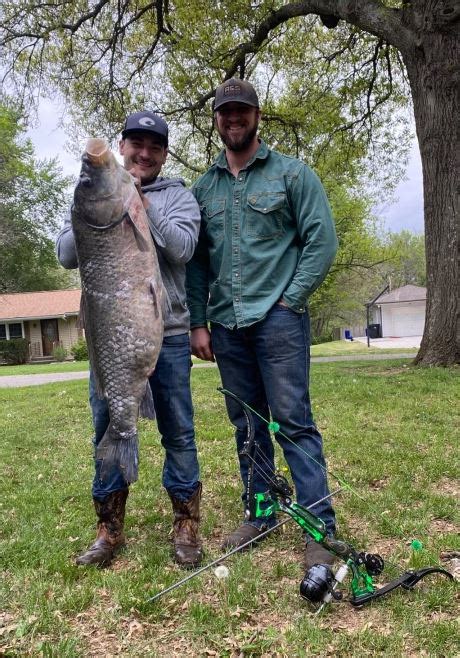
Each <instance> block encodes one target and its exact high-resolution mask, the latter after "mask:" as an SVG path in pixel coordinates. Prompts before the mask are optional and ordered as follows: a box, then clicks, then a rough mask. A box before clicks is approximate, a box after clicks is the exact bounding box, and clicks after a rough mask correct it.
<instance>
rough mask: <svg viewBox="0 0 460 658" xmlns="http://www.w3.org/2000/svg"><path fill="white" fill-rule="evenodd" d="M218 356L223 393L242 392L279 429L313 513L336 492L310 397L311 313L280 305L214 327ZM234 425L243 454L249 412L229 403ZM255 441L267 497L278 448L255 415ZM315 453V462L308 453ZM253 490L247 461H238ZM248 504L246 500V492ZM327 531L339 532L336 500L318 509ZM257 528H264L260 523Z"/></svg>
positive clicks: (257, 481) (258, 477)
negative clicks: (245, 321)
mask: <svg viewBox="0 0 460 658" xmlns="http://www.w3.org/2000/svg"><path fill="white" fill-rule="evenodd" d="M211 337H212V346H213V350H214V354H215V356H216V361H217V365H218V366H219V370H220V375H221V378H222V383H223V386H224V388H227V389H228V390H229V391H231V392H232V393H235V394H236V395H237V396H238V397H240V398H241V399H242V400H243V401H244V402H246V403H247V404H249V405H250V406H251V407H253V408H254V409H255V410H256V411H257V412H258V413H260V414H261V415H262V416H263V417H264V418H267V419H268V418H269V414H271V417H272V419H273V420H274V421H276V422H277V423H279V426H280V430H281V432H283V433H284V434H285V435H286V436H287V437H289V439H290V440H291V441H292V443H291V441H288V440H287V439H285V438H284V437H283V436H282V435H281V433H277V434H276V440H277V441H278V443H279V444H280V446H281V448H282V449H283V453H284V457H285V459H286V462H287V464H288V466H289V469H290V472H291V476H292V480H293V482H294V486H295V490H296V496H297V502H299V503H300V504H301V505H304V506H305V507H308V506H309V505H311V504H312V503H315V502H316V501H317V500H319V499H321V498H323V497H324V496H327V495H328V494H329V489H328V484H327V476H326V464H325V460H324V456H323V446H322V438H321V434H320V433H319V432H318V430H317V428H316V426H315V424H314V422H313V417H312V411H311V405H310V396H309V390H308V389H309V366H310V322H309V317H308V313H307V312H305V313H295V312H294V311H292V310H291V309H289V308H287V307H284V306H281V305H279V304H276V305H275V306H273V307H272V309H271V310H270V311H269V313H268V315H267V316H266V317H265V318H264V319H263V320H261V321H260V322H257V323H256V324H253V325H251V326H249V327H245V328H241V329H238V328H234V329H227V328H225V327H223V326H222V325H219V324H217V323H212V325H211ZM226 404H227V411H228V415H229V418H230V421H231V422H232V423H233V425H235V427H236V443H237V449H238V453H239V452H240V451H241V448H242V446H243V443H244V440H245V438H246V421H245V417H244V414H243V410H242V408H241V406H240V405H238V404H237V403H236V402H235V401H234V400H232V399H231V398H227V399H226ZM254 424H255V440H256V441H257V443H258V446H259V449H260V451H261V452H262V454H263V457H262V458H261V459H262V461H261V459H260V458H258V459H257V464H258V465H257V467H256V468H255V469H254V479H253V483H254V493H262V492H265V491H267V489H268V486H267V481H266V478H267V477H268V475H269V474H270V471H273V470H274V447H273V443H272V440H271V438H270V433H269V431H268V428H267V426H266V424H265V423H264V422H263V421H261V420H260V419H258V418H257V417H254ZM306 453H308V454H309V455H311V457H313V459H314V460H315V461H313V459H310V458H309V457H308V456H307V454H306ZM239 462H240V474H241V478H242V481H243V484H244V485H246V480H247V474H248V465H249V464H248V459H247V458H246V457H242V456H241V455H239ZM243 500H244V494H243ZM311 511H312V512H313V513H314V514H316V515H317V516H319V517H320V518H321V519H322V520H323V521H324V523H325V524H326V528H327V531H328V533H333V532H334V530H335V514H334V510H333V508H332V505H331V502H330V499H327V500H324V501H323V502H321V503H318V504H317V505H313V507H312V509H311ZM251 523H253V524H254V525H257V526H259V527H260V526H261V525H263V523H262V522H261V521H260V520H257V521H254V520H252V521H251Z"/></svg>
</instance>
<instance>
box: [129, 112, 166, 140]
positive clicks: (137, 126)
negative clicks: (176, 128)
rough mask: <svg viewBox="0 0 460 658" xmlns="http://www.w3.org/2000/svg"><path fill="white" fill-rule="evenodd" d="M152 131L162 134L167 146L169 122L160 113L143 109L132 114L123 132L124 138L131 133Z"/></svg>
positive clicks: (152, 132) (151, 132)
mask: <svg viewBox="0 0 460 658" xmlns="http://www.w3.org/2000/svg"><path fill="white" fill-rule="evenodd" d="M139 132H143V133H150V134H154V135H157V136H160V137H161V139H162V142H163V143H164V145H165V146H168V124H167V123H166V121H165V120H164V119H162V118H161V117H160V116H159V115H158V114H154V113H153V112H149V111H148V110H143V111H142V112H134V113H133V114H130V115H129V116H128V117H127V119H126V121H125V127H124V128H123V131H122V133H121V136H122V137H123V139H124V138H125V137H127V136H128V135H130V134H131V133H139Z"/></svg>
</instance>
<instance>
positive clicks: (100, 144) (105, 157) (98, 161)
mask: <svg viewBox="0 0 460 658" xmlns="http://www.w3.org/2000/svg"><path fill="white" fill-rule="evenodd" d="M85 155H86V156H87V158H88V160H89V162H90V163H91V164H92V165H93V166H94V167H103V166H105V165H108V164H109V162H110V156H111V151H110V147H109V145H108V143H107V142H106V141H105V139H99V138H91V139H88V141H87V142H86V148H85Z"/></svg>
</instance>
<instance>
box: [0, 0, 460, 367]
mask: <svg viewBox="0 0 460 658" xmlns="http://www.w3.org/2000/svg"><path fill="white" fill-rule="evenodd" d="M0 7H1V8H2V16H3V19H2V26H1V28H0V51H1V52H2V54H3V55H4V61H5V62H6V68H5V71H6V76H5V80H7V81H8V84H9V85H14V84H16V90H17V94H18V95H24V94H25V97H27V95H28V94H29V95H30V94H32V95H33V94H34V93H36V90H37V89H39V90H40V91H42V90H48V91H50V92H52V93H55V91H56V90H59V91H60V92H61V93H62V94H63V96H64V97H65V98H66V99H67V101H68V103H69V108H70V109H71V111H72V114H73V117H72V126H73V127H75V126H78V128H79V130H80V131H83V132H86V133H87V134H88V133H93V134H95V133H97V134H99V135H108V136H112V137H113V136H114V135H115V134H116V133H118V132H119V130H120V128H121V126H122V123H123V119H124V116H125V114H126V112H128V111H130V110H133V109H134V108H135V109H139V107H140V106H144V107H145V106H148V107H150V109H154V110H158V111H160V112H162V113H163V114H164V115H165V116H166V117H167V119H168V120H169V122H170V124H171V131H172V135H173V141H172V149H171V151H172V155H173V156H174V157H176V159H177V161H178V162H179V163H181V164H182V166H183V167H184V170H185V171H186V172H188V176H187V177H188V178H189V179H190V178H191V176H192V175H196V173H197V172H200V171H201V170H202V168H203V166H205V165H206V164H208V163H209V162H210V160H211V159H212V157H213V155H214V153H215V151H216V149H217V147H218V140H217V139H216V134H215V130H214V127H213V122H212V111H211V106H210V102H209V101H210V100H211V99H212V97H213V95H214V91H215V87H216V85H217V84H218V83H220V82H221V81H222V80H224V79H226V78H229V77H231V76H233V75H237V76H240V77H245V78H249V79H251V81H252V82H254V84H255V86H256V87H257V89H258V91H259V93H260V95H261V98H262V100H263V109H264V111H265V120H264V128H263V136H264V137H265V138H266V139H267V141H268V142H269V144H271V145H275V144H276V145H277V147H278V148H279V149H280V150H285V151H287V152H290V153H292V154H294V155H299V157H302V158H304V159H305V160H306V161H307V162H308V163H309V164H312V165H313V166H314V167H315V168H317V170H318V171H319V173H320V175H321V176H322V177H323V179H324V178H326V183H327V177H328V176H330V177H331V178H334V177H339V178H340V176H343V177H344V178H346V179H347V184H348V186H349V187H350V188H352V191H353V193H354V192H355V190H356V189H357V188H358V187H359V184H360V183H361V182H362V180H363V178H365V179H366V180H367V182H368V183H370V186H371V188H372V190H375V191H376V192H378V191H379V190H380V192H381V191H382V189H386V187H387V186H388V185H390V186H391V184H392V183H393V182H394V181H395V179H396V178H397V177H398V176H399V174H400V166H401V164H403V161H404V154H405V133H406V128H405V121H404V119H405V115H404V113H403V111H402V108H403V107H404V106H405V104H406V103H407V99H408V98H409V97H410V98H411V100H412V102H413V107H414V115H415V121H416V128H417V134H418V138H419V143H420V150H421V156H422V162H423V170H424V195H425V230H426V245H427V268H428V277H427V288H428V296H427V323H426V330H425V335H424V340H423V343H422V349H421V352H420V354H419V360H420V361H421V362H424V363H429V364H434V363H443V364H447V363H452V362H453V361H456V360H457V359H458V355H459V348H458V344H457V341H456V335H457V334H456V322H457V310H456V309H457V301H456V295H455V294H454V290H455V289H456V287H457V286H458V263H457V259H456V256H455V257H454V255H453V252H454V250H455V247H454V245H455V244H457V242H458V234H457V233H458V229H457V224H456V220H455V216H456V213H457V212H458V199H457V197H456V193H455V185H456V176H455V167H454V163H455V144H454V143H453V142H454V141H455V140H452V139H451V135H452V132H453V131H452V121H453V117H454V116H457V115H458V98H457V95H456V94H455V93H454V91H453V90H454V88H455V83H456V79H455V75H454V69H455V62H456V61H458V59H459V54H460V52H459V36H458V22H459V19H460V8H459V7H458V4H457V3H455V2H452V0H437V2H425V1H424V0H413V1H412V2H410V3H408V2H406V1H405V0H401V1H398V0H298V1H294V2H288V3H285V2H282V1H281V0H227V1H226V2H202V1H198V0H174V1H170V0H156V1H155V2H149V1H148V0H121V1H117V2H115V1H114V0H98V1H96V0H93V1H91V0H76V1H75V2H72V3H69V2H67V1H65V0H62V1H59V0H58V1H57V2H54V3H52V4H50V3H45V4H43V3H41V2H38V0H18V1H17V2H15V3H8V2H6V1H5V0H0ZM318 16H319V18H318ZM329 28H330V30H329ZM24 81H25V82H26V85H24ZM334 162H335V165H334ZM190 172H193V173H190ZM326 187H327V185H326ZM456 199H457V200H456Z"/></svg>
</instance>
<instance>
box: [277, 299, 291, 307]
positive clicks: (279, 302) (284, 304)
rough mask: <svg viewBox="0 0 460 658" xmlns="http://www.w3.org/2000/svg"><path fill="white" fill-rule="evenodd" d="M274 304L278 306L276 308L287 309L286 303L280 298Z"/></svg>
mask: <svg viewBox="0 0 460 658" xmlns="http://www.w3.org/2000/svg"><path fill="white" fill-rule="evenodd" d="M276 303H277V304H278V306H284V308H289V306H288V305H287V304H286V302H285V301H284V299H283V298H282V297H280V299H278V301H277V302H276Z"/></svg>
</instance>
